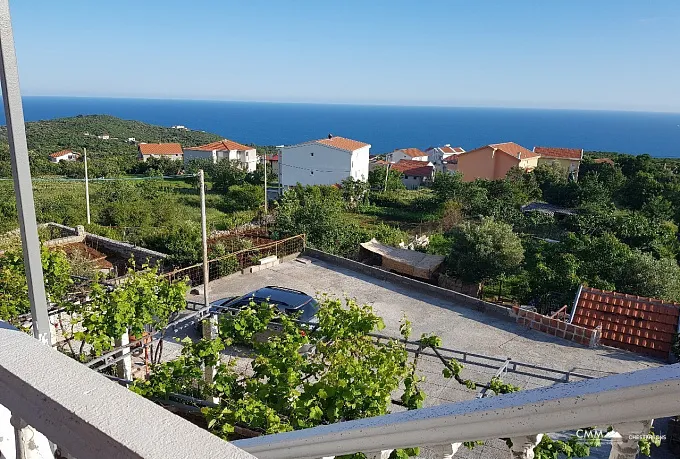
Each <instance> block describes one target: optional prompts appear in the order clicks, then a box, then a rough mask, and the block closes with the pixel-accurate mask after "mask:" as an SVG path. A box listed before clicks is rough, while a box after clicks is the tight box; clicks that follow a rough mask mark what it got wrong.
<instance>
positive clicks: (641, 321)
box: [571, 287, 680, 360]
mask: <svg viewBox="0 0 680 459" xmlns="http://www.w3.org/2000/svg"><path fill="white" fill-rule="evenodd" d="M679 319H680V304H678V303H671V302H668V301H663V300H658V299H654V298H645V297H640V296H636V295H627V294H624V293H618V292H607V291H604V290H598V289H596V288H590V287H582V288H581V290H580V293H579V296H578V298H577V301H576V306H575V308H574V311H573V312H572V317H571V323H572V324H575V325H580V326H582V327H586V328H597V327H601V328H602V337H601V338H600V342H601V343H602V344H604V345H606V346H612V347H617V348H619V349H625V350H627V351H631V352H635V353H637V354H644V355H649V356H652V357H656V358H660V359H664V360H666V359H668V358H669V356H670V350H671V346H672V344H673V339H674V336H675V335H676V334H677V333H678V321H679Z"/></svg>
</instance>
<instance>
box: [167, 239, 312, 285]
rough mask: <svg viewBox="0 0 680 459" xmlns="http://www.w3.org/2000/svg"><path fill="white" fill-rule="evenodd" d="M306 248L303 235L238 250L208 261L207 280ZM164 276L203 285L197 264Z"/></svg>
mask: <svg viewBox="0 0 680 459" xmlns="http://www.w3.org/2000/svg"><path fill="white" fill-rule="evenodd" d="M305 246H306V237H305V235H304V234H298V235H297V236H292V237H289V238H286V239H281V240H278V241H271V242H269V243H267V244H262V245H258V246H255V247H251V248H248V249H243V250H239V251H236V252H233V253H229V254H227V255H223V256H221V257H218V258H215V259H212V260H209V261H208V273H209V280H211V281H213V280H215V279H219V278H221V277H224V276H228V275H229V274H233V273H236V272H238V271H241V270H243V269H246V268H248V267H250V266H255V265H257V264H258V263H259V262H260V260H262V259H263V258H267V257H270V256H275V257H277V258H280V257H285V256H289V255H293V254H296V253H300V252H303V251H304V250H305ZM165 276H166V277H167V278H168V279H170V280H173V281H174V280H179V279H187V280H188V282H189V285H191V286H195V285H202V284H203V264H202V263H198V264H195V265H192V266H188V267H186V268H180V269H177V270H175V271H171V272H169V273H167V274H165Z"/></svg>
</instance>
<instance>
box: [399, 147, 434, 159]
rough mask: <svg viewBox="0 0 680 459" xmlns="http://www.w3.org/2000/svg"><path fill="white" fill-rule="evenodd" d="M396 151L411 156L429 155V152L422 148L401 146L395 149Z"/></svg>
mask: <svg viewBox="0 0 680 459" xmlns="http://www.w3.org/2000/svg"><path fill="white" fill-rule="evenodd" d="M395 151H401V152H402V153H404V154H405V155H406V156H410V157H411V158H419V157H421V156H427V153H425V152H424V151H422V150H420V149H419V148H399V149H398V150H395Z"/></svg>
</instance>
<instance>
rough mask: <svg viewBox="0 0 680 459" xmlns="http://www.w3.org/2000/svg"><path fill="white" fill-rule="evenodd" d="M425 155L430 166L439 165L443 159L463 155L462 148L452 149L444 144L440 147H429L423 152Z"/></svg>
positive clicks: (449, 145)
mask: <svg viewBox="0 0 680 459" xmlns="http://www.w3.org/2000/svg"><path fill="white" fill-rule="evenodd" d="M425 153H426V154H427V157H428V161H430V162H431V163H432V164H438V165H441V164H442V163H443V162H444V160H445V159H449V158H451V157H452V156H455V155H459V154H461V153H465V150H464V149H463V147H452V146H451V144H448V143H447V144H446V145H443V146H441V147H430V148H428V149H427V150H425Z"/></svg>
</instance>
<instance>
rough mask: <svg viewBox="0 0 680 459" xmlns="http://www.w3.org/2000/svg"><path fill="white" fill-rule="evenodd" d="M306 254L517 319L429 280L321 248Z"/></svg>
mask: <svg viewBox="0 0 680 459" xmlns="http://www.w3.org/2000/svg"><path fill="white" fill-rule="evenodd" d="M304 255H308V256H310V257H313V258H317V259H319V260H323V261H326V262H329V263H333V264H334V265H336V266H340V267H343V268H347V269H351V270H352V271H356V272H359V273H362V274H366V275H367V276H371V277H374V278H376V279H382V280H385V281H388V282H392V283H393V284H396V285H401V286H403V287H405V288H408V289H415V290H417V291H419V292H423V293H426V294H428V295H430V296H433V297H435V298H439V299H442V300H445V301H455V302H456V303H457V304H460V305H462V306H466V307H470V308H473V309H476V310H478V311H481V312H483V313H485V314H491V315H493V316H496V317H500V318H502V319H505V320H508V321H513V322H514V321H515V315H514V314H513V312H512V310H511V309H510V308H506V307H505V306H500V305H498V304H494V303H489V302H488V301H484V300H480V299H479V298H475V297H472V296H469V295H465V294H463V293H459V292H456V291H453V290H448V289H445V288H442V287H438V286H436V285H432V284H428V283H427V282H421V281H418V280H415V279H411V278H409V277H404V276H401V275H399V274H395V273H392V272H389V271H385V270H384V269H380V268H376V267H374V266H369V265H365V264H363V263H359V262H358V261H354V260H350V259H347V258H343V257H339V256H337V255H331V254H329V253H326V252H322V251H320V250H316V249H311V248H309V247H307V248H306V249H305V251H304Z"/></svg>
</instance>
